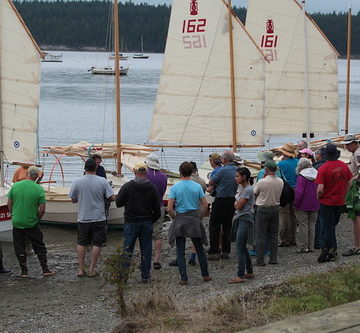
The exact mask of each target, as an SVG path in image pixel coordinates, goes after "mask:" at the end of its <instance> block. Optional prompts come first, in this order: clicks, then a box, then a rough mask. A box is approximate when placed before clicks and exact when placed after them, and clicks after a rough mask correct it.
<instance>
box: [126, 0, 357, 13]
mask: <svg viewBox="0 0 360 333" xmlns="http://www.w3.org/2000/svg"><path fill="white" fill-rule="evenodd" d="M132 1H133V2H134V3H141V2H146V3H149V4H164V3H165V4H171V2H172V1H171V0H132ZM198 1H199V2H201V0H198ZM266 1H276V0H266ZM121 2H125V0H121ZM232 2H233V5H234V6H237V7H244V6H246V4H247V0H232ZM350 2H351V3H352V9H353V12H354V13H357V12H358V11H359V10H360V0H351V1H350V0H306V8H307V11H308V12H309V13H313V12H323V13H328V12H333V11H334V10H335V11H336V12H339V11H342V12H347V11H348V8H349V3H350Z"/></svg>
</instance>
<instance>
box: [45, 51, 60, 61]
mask: <svg viewBox="0 0 360 333" xmlns="http://www.w3.org/2000/svg"><path fill="white" fill-rule="evenodd" d="M43 54H44V57H43V58H42V59H41V62H63V55H62V53H50V52H43Z"/></svg>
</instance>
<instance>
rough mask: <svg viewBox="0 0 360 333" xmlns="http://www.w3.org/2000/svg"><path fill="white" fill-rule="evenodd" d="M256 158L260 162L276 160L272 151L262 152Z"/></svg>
mask: <svg viewBox="0 0 360 333" xmlns="http://www.w3.org/2000/svg"><path fill="white" fill-rule="evenodd" d="M256 157H257V159H258V160H259V161H260V162H266V161H272V160H273V159H274V153H273V152H272V151H271V150H267V151H260V152H259V153H258V154H257V155H256Z"/></svg>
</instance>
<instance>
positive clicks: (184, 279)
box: [167, 162, 211, 285]
mask: <svg viewBox="0 0 360 333" xmlns="http://www.w3.org/2000/svg"><path fill="white" fill-rule="evenodd" d="M192 171H193V166H192V164H191V163H190V162H183V163H181V165H180V168H179V172H180V175H181V180H180V181H179V182H178V183H176V184H175V185H173V186H172V187H171V189H170V195H169V200H168V208H167V210H168V213H169V215H170V216H171V218H172V219H173V222H172V224H171V226H170V229H169V243H170V245H173V244H174V242H175V241H176V259H177V262H178V266H179V271H180V276H181V280H180V282H179V284H182V285H186V284H188V276H187V273H186V260H185V243H186V238H187V237H188V238H191V240H192V242H193V244H194V246H195V249H196V253H197V255H198V260H199V264H200V269H201V275H202V277H203V280H204V281H205V282H207V281H210V280H211V277H210V276H209V272H208V264H207V259H206V254H205V250H204V247H203V244H205V245H207V238H206V231H205V228H204V226H203V224H202V222H201V219H202V217H203V215H204V214H205V213H206V211H207V202H206V199H205V194H204V191H203V189H202V188H201V186H200V185H199V184H198V183H196V182H194V181H193V180H191V179H190V177H191V174H192ZM175 207H176V208H175Z"/></svg>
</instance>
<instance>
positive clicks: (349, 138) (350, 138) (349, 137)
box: [342, 134, 359, 145]
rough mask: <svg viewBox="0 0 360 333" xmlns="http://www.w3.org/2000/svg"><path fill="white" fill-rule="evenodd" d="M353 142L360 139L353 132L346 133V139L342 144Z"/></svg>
mask: <svg viewBox="0 0 360 333" xmlns="http://www.w3.org/2000/svg"><path fill="white" fill-rule="evenodd" d="M352 142H359V140H358V139H357V138H356V136H355V135H353V134H348V135H345V137H344V141H343V142H342V144H344V145H348V144H350V143H352Z"/></svg>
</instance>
